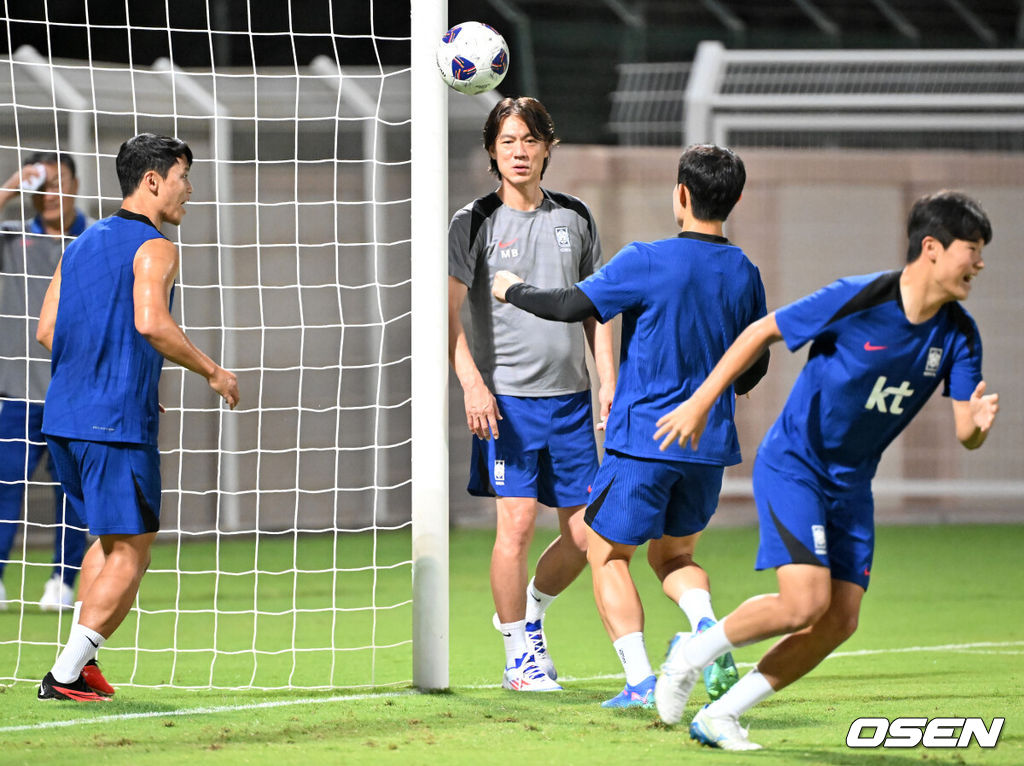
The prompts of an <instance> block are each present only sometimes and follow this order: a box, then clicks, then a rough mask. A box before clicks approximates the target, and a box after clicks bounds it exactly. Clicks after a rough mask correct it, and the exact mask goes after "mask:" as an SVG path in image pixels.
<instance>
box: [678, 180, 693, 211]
mask: <svg viewBox="0 0 1024 766" xmlns="http://www.w3.org/2000/svg"><path fill="white" fill-rule="evenodd" d="M676 194H678V195H679V206H680V207H681V208H682V209H683V210H686V209H687V208H689V207H690V190H689V189H688V188H687V187H686V184H676Z"/></svg>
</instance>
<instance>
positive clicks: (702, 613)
mask: <svg viewBox="0 0 1024 766" xmlns="http://www.w3.org/2000/svg"><path fill="white" fill-rule="evenodd" d="M677 603H678V604H679V608H680V609H682V610H683V612H685V613H686V619H688V620H689V621H690V630H694V631H695V630H697V625H698V624H699V623H700V621H701V619H703V618H704V617H710V618H711V619H712V620H713V619H715V611H714V609H712V608H711V594H710V593H708V592H707V591H706V590H704V589H703V588H690V589H689V590H686V591H684V592H683V595H682V596H680V597H679V601H678V602H677Z"/></svg>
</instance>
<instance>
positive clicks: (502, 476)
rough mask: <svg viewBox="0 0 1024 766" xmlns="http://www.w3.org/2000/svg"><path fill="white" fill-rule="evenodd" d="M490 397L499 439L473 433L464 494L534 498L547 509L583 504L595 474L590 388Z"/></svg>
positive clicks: (587, 497)
mask: <svg viewBox="0 0 1024 766" xmlns="http://www.w3.org/2000/svg"><path fill="white" fill-rule="evenodd" d="M495 399H497V402H498V412H500V413H501V416H502V420H500V421H498V434H499V438H498V439H493V438H492V439H487V440H484V439H479V438H477V437H476V436H474V437H473V453H472V458H471V462H470V466H469V486H467V487H466V489H467V490H468V491H469V494H471V495H476V496H478V497H534V498H537V500H538V501H539V502H541V503H543V504H544V505H546V506H548V507H549V508H571V507H573V506H577V505H585V504H586V502H587V500H588V499H589V497H590V485H591V483H592V482H593V480H594V475H595V474H596V473H597V442H596V441H595V439H594V417H593V411H592V408H591V405H590V392H589V391H581V392H579V393H577V394H565V395H563V396H505V395H498V396H496V397H495Z"/></svg>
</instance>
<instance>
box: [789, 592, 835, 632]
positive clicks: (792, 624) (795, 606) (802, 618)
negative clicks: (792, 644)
mask: <svg viewBox="0 0 1024 766" xmlns="http://www.w3.org/2000/svg"><path fill="white" fill-rule="evenodd" d="M828 605H829V600H828V599H827V598H815V597H813V596H809V597H807V598H802V599H799V600H795V601H791V602H789V603H787V604H786V608H785V609H784V611H783V623H784V624H783V627H784V629H785V631H786V632H787V633H795V632H796V631H798V630H803V629H804V628H807V627H810V626H811V625H814V624H816V623H817V622H818V621H819V620H821V618H822V617H823V616H824V615H825V613H826V612H827V611H828Z"/></svg>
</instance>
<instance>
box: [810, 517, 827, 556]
mask: <svg viewBox="0 0 1024 766" xmlns="http://www.w3.org/2000/svg"><path fill="white" fill-rule="evenodd" d="M811 537H813V538H814V554H815V555H816V556H824V555H825V554H826V553H828V546H827V545H826V544H825V527H823V526H822V525H821V524H811Z"/></svg>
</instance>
